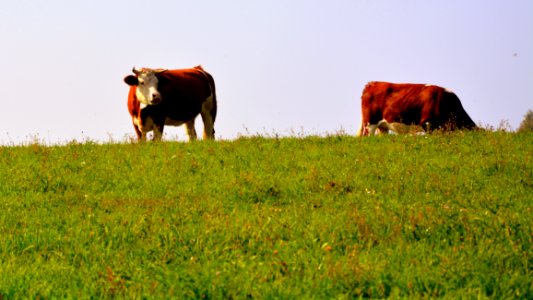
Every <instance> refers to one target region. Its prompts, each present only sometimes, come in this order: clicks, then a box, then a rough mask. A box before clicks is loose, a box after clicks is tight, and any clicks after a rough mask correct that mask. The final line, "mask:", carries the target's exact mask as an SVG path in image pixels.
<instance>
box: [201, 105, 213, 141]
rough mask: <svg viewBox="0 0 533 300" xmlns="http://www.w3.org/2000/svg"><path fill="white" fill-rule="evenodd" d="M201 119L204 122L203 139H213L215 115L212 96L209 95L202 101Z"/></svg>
mask: <svg viewBox="0 0 533 300" xmlns="http://www.w3.org/2000/svg"><path fill="white" fill-rule="evenodd" d="M200 114H201V115H202V121H203V122H204V135H203V139H204V140H206V139H210V140H213V139H215V128H214V127H215V115H216V106H215V103H214V100H213V96H212V95H211V96H209V97H208V98H207V99H206V100H205V101H204V103H202V111H201V113H200Z"/></svg>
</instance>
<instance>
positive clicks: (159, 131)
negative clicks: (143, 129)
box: [152, 125, 163, 141]
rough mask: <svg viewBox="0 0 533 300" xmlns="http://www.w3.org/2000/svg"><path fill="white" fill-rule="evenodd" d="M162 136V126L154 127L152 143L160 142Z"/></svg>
mask: <svg viewBox="0 0 533 300" xmlns="http://www.w3.org/2000/svg"><path fill="white" fill-rule="evenodd" d="M162 136H163V125H154V136H153V138H152V140H153V141H160V140H161V137H162Z"/></svg>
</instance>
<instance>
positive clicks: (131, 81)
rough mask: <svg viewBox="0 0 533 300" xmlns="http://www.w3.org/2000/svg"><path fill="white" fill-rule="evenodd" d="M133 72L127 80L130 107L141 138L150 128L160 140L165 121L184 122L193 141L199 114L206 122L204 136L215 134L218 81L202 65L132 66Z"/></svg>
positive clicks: (178, 123) (154, 136)
mask: <svg viewBox="0 0 533 300" xmlns="http://www.w3.org/2000/svg"><path fill="white" fill-rule="evenodd" d="M132 72H133V73H134V75H128V76H126V77H124V82H125V83H126V84H127V85H129V86H130V90H129V94H128V110H129V112H130V115H131V119H132V122H133V127H134V129H135V133H136V134H137V138H138V140H139V141H145V140H146V134H147V133H148V132H150V131H153V140H154V141H157V140H161V136H162V135H163V127H164V126H165V125H172V126H180V125H182V124H185V126H186V130H187V135H188V137H189V141H194V140H196V139H197V136H196V130H195V128H194V120H195V119H196V117H197V116H198V115H201V116H202V120H203V123H204V133H203V139H204V140H205V139H214V138H215V129H214V123H215V118H216V114H217V97H216V92H215V81H214V80H213V77H212V76H211V74H209V73H207V72H206V71H205V70H204V69H203V68H202V67H201V66H196V67H194V68H190V69H178V70H167V69H150V68H141V69H137V68H135V67H133V70H132Z"/></svg>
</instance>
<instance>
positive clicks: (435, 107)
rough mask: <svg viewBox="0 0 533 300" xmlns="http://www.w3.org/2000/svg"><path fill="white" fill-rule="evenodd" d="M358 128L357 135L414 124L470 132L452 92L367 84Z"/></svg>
mask: <svg viewBox="0 0 533 300" xmlns="http://www.w3.org/2000/svg"><path fill="white" fill-rule="evenodd" d="M361 112H362V120H361V128H360V129H359V132H358V134H357V135H358V136H365V135H374V134H375V132H376V129H378V128H379V130H380V131H381V132H383V131H388V130H394V127H395V126H391V125H390V124H395V123H402V124H405V125H418V126H421V127H422V128H424V130H425V131H426V132H429V131H430V130H433V129H441V130H456V129H474V128H476V124H475V123H474V121H472V119H471V118H470V117H469V116H468V114H467V113H466V111H465V110H464V108H463V106H462V105H461V101H460V100H459V98H458V97H457V95H455V93H453V92H451V91H449V90H446V89H444V88H442V87H439V86H435V85H429V84H410V83H406V84H397V83H390V82H375V81H374V82H369V83H368V84H367V85H366V86H365V88H364V90H363V94H362V96H361Z"/></svg>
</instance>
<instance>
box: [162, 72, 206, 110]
mask: <svg viewBox="0 0 533 300" xmlns="http://www.w3.org/2000/svg"><path fill="white" fill-rule="evenodd" d="M157 77H158V80H159V86H158V90H159V93H161V98H162V101H161V104H160V105H158V106H159V109H161V110H163V111H165V113H166V114H167V117H169V118H170V119H173V120H190V119H193V118H194V117H195V116H197V115H198V114H199V113H200V111H201V108H202V103H203V101H205V100H206V99H207V98H208V97H209V96H210V95H211V92H212V91H211V88H210V83H209V78H208V77H207V76H206V75H205V73H204V72H202V71H200V70H198V69H196V68H191V69H180V70H167V71H165V72H162V73H160V74H157Z"/></svg>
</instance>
